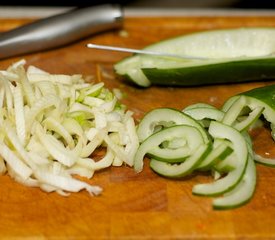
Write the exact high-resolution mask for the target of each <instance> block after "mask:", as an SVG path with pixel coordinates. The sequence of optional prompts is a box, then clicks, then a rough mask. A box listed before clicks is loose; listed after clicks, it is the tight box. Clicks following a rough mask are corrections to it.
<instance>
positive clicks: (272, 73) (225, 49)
mask: <svg viewBox="0 0 275 240" xmlns="http://www.w3.org/2000/svg"><path fill="white" fill-rule="evenodd" d="M145 50H150V51H156V52H160V53H169V54H177V55H188V56H194V57H197V58H204V59H182V58H172V57H160V56H151V55H150V56H149V55H141V54H137V55H134V56H131V57H128V58H125V59H123V60H121V61H120V62H118V63H117V64H115V66H114V68H115V71H116V73H117V74H118V75H121V76H124V77H125V78H128V79H130V80H131V81H133V82H134V83H136V84H137V85H139V86H143V87H148V86H150V85H151V84H156V85H173V86H195V85H205V84H220V83H236V82H245V81H256V80H261V79H275V55H274V52H275V28H238V29H225V30H213V31H204V32H198V33H193V34H188V35H183V36H179V37H176V38H172V39H167V40H164V41H161V42H158V43H156V44H153V45H150V46H147V47H146V48H145Z"/></svg>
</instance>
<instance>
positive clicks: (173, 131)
mask: <svg viewBox="0 0 275 240" xmlns="http://www.w3.org/2000/svg"><path fill="white" fill-rule="evenodd" d="M184 136H190V139H192V140H190V141H189V143H191V144H194V146H191V147H190V149H194V150H193V151H195V150H196V148H197V147H198V144H197V143H199V145H200V143H202V144H204V139H203V136H202V134H201V132H200V131H199V130H198V129H197V128H196V127H193V126H188V125H176V126H171V127H168V128H165V129H163V130H162V131H159V132H156V133H153V134H152V135H150V136H149V137H148V138H146V139H145V140H144V141H143V142H142V143H141V144H140V146H139V148H138V150H137V152H136V154H135V157H134V169H135V171H136V172H140V171H142V169H143V158H144V156H145V155H146V154H147V153H149V152H150V151H152V149H156V148H157V147H158V146H160V145H161V144H162V143H163V142H165V141H171V140H173V139H174V138H182V137H184ZM196 142H197V143H196ZM159 154H160V158H162V159H163V158H165V156H166V155H165V154H164V156H163V155H162V154H163V153H162V152H161V151H159ZM171 154H172V156H169V158H170V161H171V159H173V158H176V159H177V160H178V158H179V157H180V155H178V154H175V156H174V155H173V153H172V152H171Z"/></svg>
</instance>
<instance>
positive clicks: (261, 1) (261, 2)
mask: <svg viewBox="0 0 275 240" xmlns="http://www.w3.org/2000/svg"><path fill="white" fill-rule="evenodd" d="M103 3H118V4H121V5H122V6H125V7H127V6H129V7H159V8H161V7H167V6H170V7H177V8H178V7H183V8H184V7H185V8H190V7H191V8H196V7H197V8H198V7H203V8H207V7H209V8H247V9H256V8H257V9H273V8H275V0H231V1H230V0H219V1H218V0H216V1H213V0H212V1H207V0H191V1H190V0H174V1H170V0H159V1H150V0H149V1H145V0H133V1H131V0H121V1H115V0H110V1H105V0H91V1H87V0H86V1H81V0H78V1H77V0H67V1H65V0H61V1H49V0H36V1H34V0H25V1H18V0H1V1H0V5H2V6H15V5H17V6H77V7H87V6H93V5H99V4H103ZM169 4H170V5H169Z"/></svg>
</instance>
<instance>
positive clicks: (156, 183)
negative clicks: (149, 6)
mask: <svg viewBox="0 0 275 240" xmlns="http://www.w3.org/2000/svg"><path fill="white" fill-rule="evenodd" d="M28 21H30V19H20V20H18V19H1V20H0V28H1V29H0V30H1V31H5V30H8V29H11V28H13V27H16V26H19V25H21V24H23V23H26V22H28ZM244 26H251V27H252V26H253V27H255V26H266V27H268V26H275V17H268V16H265V17H258V16H253V17H240V16H239V17H226V16H224V17H165V18H162V17H146V18H142V17H132V18H127V19H126V21H125V24H124V30H123V31H122V32H121V31H112V32H107V33H103V34H100V35H97V36H94V37H91V38H89V39H86V40H83V41H81V42H78V43H75V44H72V45H69V46H66V47H63V48H58V49H55V50H51V51H46V52H41V53H35V54H30V55H26V56H22V57H24V58H25V59H26V60H27V63H28V64H32V65H35V66H38V67H40V68H42V69H44V70H46V71H49V72H51V73H65V74H75V73H82V74H83V75H95V76H96V77H98V74H97V73H98V72H99V71H98V70H101V71H100V72H101V74H100V78H101V80H102V81H104V82H105V83H106V86H107V87H108V88H114V87H116V88H120V89H121V90H122V91H123V92H124V93H126V97H125V98H124V100H123V102H124V103H125V104H127V106H128V108H129V109H130V110H132V111H134V113H135V117H136V119H137V120H138V119H139V118H141V117H142V116H143V114H144V113H145V112H147V111H148V110H150V109H153V108H156V107H175V108H178V109H182V108H184V107H185V106H187V105H189V104H192V103H197V102H206V103H211V104H213V105H215V106H217V107H220V106H221V105H222V104H223V102H224V101H225V100H226V99H227V98H228V97H230V96H232V95H233V94H236V93H239V92H242V91H244V90H248V89H251V88H254V87H258V86H263V85H265V84H270V83H266V82H258V83H244V84H231V85H219V86H207V87H196V88H169V87H167V88H164V87H151V88H148V89H141V88H137V87H135V86H132V85H129V84H127V83H125V82H124V81H121V80H120V79H117V78H116V77H115V75H114V73H113V70H112V65H113V63H115V62H117V61H118V60H120V59H122V58H123V57H124V56H127V54H125V53H117V52H106V51H99V50H88V49H86V48H85V44H86V43H88V42H93V43H97V44H111V45H117V46H124V47H132V48H141V47H143V46H145V45H147V44H150V43H153V42H155V41H158V40H161V39H165V38H167V37H173V36H177V35H180V34H185V33H188V32H193V31H201V30H208V29H218V28H232V27H244ZM22 57H16V58H11V59H7V60H2V61H0V69H5V68H6V67H8V66H9V65H10V64H11V63H12V62H15V61H17V60H19V59H21V58H22ZM257 146H258V148H260V149H261V150H262V151H269V150H268V149H271V148H273V150H274V145H272V142H271V141H270V142H269V143H264V144H263V142H262V141H260V142H259V143H258V144H257ZM259 146H261V147H259ZM264 147H265V148H264ZM145 165H146V166H145V169H144V171H143V172H142V173H140V174H136V173H135V172H134V171H133V170H132V169H131V168H129V167H119V168H118V167H113V168H109V169H107V170H104V171H101V172H98V173H97V174H95V176H94V178H93V179H92V180H91V183H93V184H98V185H100V186H102V187H103V188H104V192H103V194H102V195H101V196H98V197H91V196H89V195H88V194H87V193H86V192H80V193H76V194H71V195H70V196H69V197H62V196H59V195H58V194H56V193H51V194H48V193H45V192H42V191H41V190H39V189H36V188H28V187H25V186H22V185H20V184H18V183H16V182H14V181H13V180H12V179H11V178H10V177H9V176H1V177H0V238H1V239H13V238H16V239H17V238H33V239H48V238H50V239H51V238H57V239H59V238H61V239H62V238H64V239H65V238H66V239H67V238H69V239H77V238H80V239H275V228H274V223H275V188H274V184H275V169H272V168H267V167H264V166H260V165H257V170H258V181H257V189H256V192H255V196H254V198H253V199H252V200H251V202H249V203H248V204H247V205H245V206H243V207H241V208H238V209H235V210H227V211H214V210H213V209H212V207H211V199H210V198H204V197H198V196H193V195H192V194H191V189H192V186H193V185H194V184H196V183H198V182H203V181H206V180H207V179H208V177H207V176H206V175H200V174H193V175H192V176H191V177H188V178H184V179H180V180H169V179H165V178H161V177H159V176H157V175H156V174H154V173H153V172H152V171H151V170H150V169H149V167H148V162H147V161H146V164H145Z"/></svg>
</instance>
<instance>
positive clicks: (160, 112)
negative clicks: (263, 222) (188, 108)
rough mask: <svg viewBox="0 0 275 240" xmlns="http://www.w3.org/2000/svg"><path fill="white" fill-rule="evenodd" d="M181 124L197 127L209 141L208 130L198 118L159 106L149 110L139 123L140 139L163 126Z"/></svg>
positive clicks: (206, 140) (142, 139)
mask: <svg viewBox="0 0 275 240" xmlns="http://www.w3.org/2000/svg"><path fill="white" fill-rule="evenodd" d="M181 124H186V125H189V126H194V127H196V128H197V129H198V130H199V131H200V133H201V134H202V136H203V139H204V141H205V142H208V141H209V139H208V135H207V133H206V131H205V130H204V128H203V127H202V126H201V125H200V124H199V123H198V122H197V121H196V120H194V119H193V118H192V117H190V116H188V115H187V114H184V113H183V112H181V111H178V110H176V109H172V108H158V109H154V110H152V111H150V112H148V113H147V114H146V115H145V116H144V117H143V119H142V120H141V121H140V123H139V125H138V129H137V134H138V138H139V141H140V142H142V141H144V140H145V139H146V138H147V137H149V136H150V135H152V134H153V133H154V132H155V131H157V130H160V129H162V128H163V127H164V128H165V127H169V126H172V125H181Z"/></svg>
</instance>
